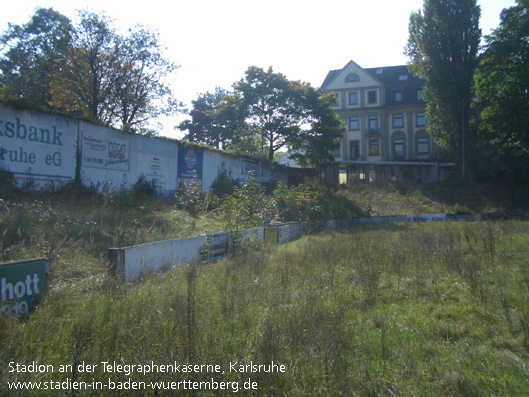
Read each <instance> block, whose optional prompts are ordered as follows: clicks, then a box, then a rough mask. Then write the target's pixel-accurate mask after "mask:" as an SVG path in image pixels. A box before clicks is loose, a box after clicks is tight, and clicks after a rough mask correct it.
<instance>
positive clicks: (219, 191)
mask: <svg viewBox="0 0 529 397" xmlns="http://www.w3.org/2000/svg"><path fill="white" fill-rule="evenodd" d="M236 187H239V184H238V183H237V182H236V181H234V180H233V179H232V177H231V175H230V174H228V172H227V171H225V170H224V171H220V172H219V173H218V174H217V176H216V178H215V180H214V181H213V183H212V184H211V188H210V189H209V190H210V191H212V192H213V193H215V195H216V196H217V197H224V196H229V195H231V194H233V191H234V190H235V188H236Z"/></svg>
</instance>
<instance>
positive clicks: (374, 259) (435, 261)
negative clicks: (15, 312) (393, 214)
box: [0, 222, 529, 396]
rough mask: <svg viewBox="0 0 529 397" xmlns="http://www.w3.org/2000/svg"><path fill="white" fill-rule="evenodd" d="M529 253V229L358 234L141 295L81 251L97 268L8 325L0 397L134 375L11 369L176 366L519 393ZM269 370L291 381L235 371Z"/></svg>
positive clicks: (353, 389)
mask: <svg viewBox="0 0 529 397" xmlns="http://www.w3.org/2000/svg"><path fill="white" fill-rule="evenodd" d="M528 243H529V225H528V224H527V223H522V222H506V223H474V224H458V223H450V224H431V225H426V224H422V225H393V226H377V227H356V228H353V229H350V230H344V231H342V232H335V233H334V232H333V233H328V234H321V235H314V236H307V237H303V238H302V239H300V240H298V241H296V242H294V243H291V244H288V245H284V246H280V247H277V248H266V247H263V248H262V249H261V250H259V251H256V252H252V253H246V254H244V255H241V256H238V257H235V258H231V259H226V260H222V261H219V262H216V263H214V264H199V263H197V264H194V265H193V266H190V267H187V268H180V269H171V270H169V271H167V272H165V273H160V274H155V275H153V276H150V277H148V278H147V279H145V280H144V281H142V282H140V283H136V284H118V283H116V282H115V281H114V280H113V279H111V278H109V277H108V276H107V275H106V272H105V267H104V265H102V264H96V263H90V261H91V259H90V257H89V256H87V255H86V254H83V250H80V251H79V253H78V254H79V256H77V259H78V262H79V266H81V267H84V266H89V265H91V266H92V267H91V271H90V272H84V273H83V275H82V276H81V275H78V276H77V277H76V276H75V270H74V269H71V270H68V271H67V270H66V269H62V270H61V272H64V273H59V274H58V275H57V278H58V279H60V280H61V281H60V282H59V281H56V282H54V283H52V288H51V289H50V291H49V293H48V294H47V296H46V299H45V301H44V302H43V303H42V304H41V305H40V306H39V307H38V309H37V310H36V311H35V312H34V313H33V314H32V315H31V316H30V317H29V318H28V319H26V320H15V319H13V318H6V317H4V318H2V319H1V320H0V340H1V341H2V345H1V346H2V347H1V353H2V354H1V355H0V368H2V371H1V372H0V379H1V380H0V388H1V389H0V393H1V394H8V393H9V390H7V382H8V381H13V380H15V379H18V380H46V379H49V378H53V379H54V380H57V381H60V380H65V379H66V378H69V379H72V378H74V379H76V380H78V381H83V380H84V381H87V382H91V381H92V379H98V380H102V381H105V380H106V378H109V377H110V378H111V379H112V380H113V381H126V380H127V379H128V376H126V375H125V374H123V373H117V374H104V373H102V371H100V370H97V371H95V372H93V373H87V372H80V371H77V370H74V371H71V372H66V373H60V372H58V371H56V372H54V373H53V374H45V373H44V374H43V373H9V372H8V371H6V368H8V362H9V361H17V362H20V363H30V362H31V361H38V362H39V363H43V364H52V365H54V367H55V368H59V365H61V364H74V363H82V362H83V361H84V362H85V363H92V364H99V363H100V362H102V361H110V362H112V361H117V362H120V363H124V364H134V363H148V362H151V361H154V362H155V363H159V364H164V363H172V362H173V361H177V362H178V363H198V364H207V363H210V364H219V365H221V366H222V368H223V369H224V370H225V373H224V374H222V375H213V377H214V378H216V379H217V380H218V381H221V380H223V381H238V382H240V384H241V385H242V382H244V381H245V380H247V379H248V378H251V379H252V381H255V382H257V383H258V386H259V389H258V391H257V392H254V394H257V395H289V396H290V395H294V396H295V395H300V396H301V395H339V394H343V395H474V394H478V395H481V394H491V395H521V394H524V393H525V392H526V391H527V390H528V388H529V373H528V370H527V366H526V365H527V362H528V360H529V328H528V324H529V281H528V280H529V248H528V247H529V244H528ZM68 262H70V263H74V262H75V261H71V260H69V261H68ZM57 271H59V270H57ZM78 271H80V272H82V269H79V270H78ZM272 361H273V362H276V363H281V364H284V365H285V366H286V372H285V373H266V372H263V371H261V372H257V373H235V372H230V371H229V364H230V362H231V363H234V362H238V363H239V364H242V363H244V364H246V363H250V362H253V363H254V364H269V363H271V362H272ZM130 377H131V378H132V379H134V380H136V381H156V380H166V381H179V380H184V379H193V380H197V381H208V380H209V379H210V378H211V377H212V375H211V374H207V373H203V372H202V373H197V374H191V375H190V374H182V373H171V374H167V373H150V374H147V375H145V376H143V375H141V374H132V375H130ZM69 393H70V394H72V393H71V392H69ZM145 393H146V392H145V391H128V392H127V393H126V394H127V395H144V394H145ZM147 393H151V394H155V392H154V391H152V390H150V391H147ZM23 394H24V395H26V394H28V393H27V392H25V393H23ZM29 394H30V393H29ZM34 394H35V395H45V393H43V392H42V391H41V392H39V393H34ZM48 394H49V395H54V393H51V391H50V392H49V393H48ZM79 394H86V395H89V394H91V393H88V392H82V391H80V392H79ZM102 394H103V395H114V394H115V395H117V394H118V393H117V392H115V393H114V392H110V391H105V392H103V393H102ZM197 394H201V393H197ZM203 394H205V395H209V394H211V393H210V392H203ZM219 394H221V395H222V394H233V393H232V392H231V391H230V392H226V393H219ZM247 394H249V393H247Z"/></svg>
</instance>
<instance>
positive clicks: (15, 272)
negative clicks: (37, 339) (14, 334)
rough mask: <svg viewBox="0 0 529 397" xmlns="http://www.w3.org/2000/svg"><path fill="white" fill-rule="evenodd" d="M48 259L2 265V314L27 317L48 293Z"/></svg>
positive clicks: (0, 306)
mask: <svg viewBox="0 0 529 397" xmlns="http://www.w3.org/2000/svg"><path fill="white" fill-rule="evenodd" d="M49 272H50V262H49V261H48V260H47V259H44V258H39V259H30V260H27V261H23V262H12V263H3V264H0V297H1V303H0V308H1V312H2V313H12V314H14V315H17V316H25V315H27V314H29V312H30V311H31V310H33V309H34V308H35V306H36V305H37V304H38V303H39V302H40V300H41V299H42V296H43V295H44V293H45V292H46V275H47V274H49Z"/></svg>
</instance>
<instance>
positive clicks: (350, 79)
mask: <svg viewBox="0 0 529 397" xmlns="http://www.w3.org/2000/svg"><path fill="white" fill-rule="evenodd" d="M357 81H360V77H358V75H357V74H356V73H350V74H348V75H347V77H346V78H345V82H346V83H355V82H357Z"/></svg>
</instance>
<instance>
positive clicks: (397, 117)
mask: <svg viewBox="0 0 529 397" xmlns="http://www.w3.org/2000/svg"><path fill="white" fill-rule="evenodd" d="M402 127H404V116H403V115H402V114H394V115H393V128H402Z"/></svg>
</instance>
